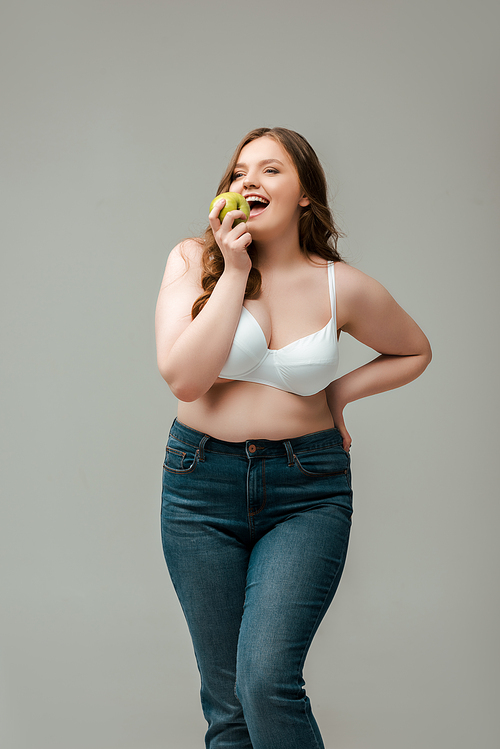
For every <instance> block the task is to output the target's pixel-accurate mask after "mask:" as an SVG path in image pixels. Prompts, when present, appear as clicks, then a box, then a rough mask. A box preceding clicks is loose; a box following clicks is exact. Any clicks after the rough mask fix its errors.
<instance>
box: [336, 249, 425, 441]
mask: <svg viewBox="0 0 500 749" xmlns="http://www.w3.org/2000/svg"><path fill="white" fill-rule="evenodd" d="M337 269H338V270H337ZM336 270H337V273H336V276H337V296H338V302H337V320H338V324H339V327H340V328H341V329H342V330H344V331H345V332H346V333H350V335H352V336H353V337H354V338H356V339H357V340H358V341H361V342H362V343H364V344H365V345H366V346H370V347H371V348H372V349H374V350H375V351H378V352H379V353H380V354H381V356H379V357H377V358H376V359H374V360H373V361H371V362H369V363H368V364H365V365H363V366H362V367H359V368H358V369H355V370H354V371H352V372H349V373H348V374H346V375H344V376H343V377H339V379H338V380H335V381H334V382H332V383H331V385H329V386H328V388H327V389H326V394H327V400H328V406H329V408H330V411H331V413H332V416H333V420H334V423H335V425H336V427H337V428H338V429H339V430H340V432H341V434H342V436H343V438H344V448H345V449H346V450H347V449H349V447H350V444H351V438H350V436H349V433H348V432H347V429H346V427H345V423H344V418H343V410H344V408H345V406H346V405H347V404H348V403H352V402H353V401H355V400H359V398H366V397H367V396H368V395H374V394H375V393H383V392H385V391H386V390H392V389H394V388H397V387H401V385H406V383H408V382H411V381H412V380H414V379H416V378H417V377H418V376H419V375H420V374H422V372H423V371H424V369H425V368H426V367H427V365H428V364H429V362H430V360H431V358H432V353H431V347H430V344H429V341H428V340H427V338H426V336H425V335H424V333H423V332H422V331H421V329H420V328H419V327H418V325H417V323H416V322H415V321H414V320H413V319H412V318H411V317H410V316H409V315H408V314H407V313H406V312H405V311H404V310H403V309H402V308H401V307H400V306H399V304H398V303H397V302H396V301H395V300H394V299H393V297H392V296H391V295H390V294H389V292H388V291H387V290H386V289H385V288H384V287H383V286H382V285H381V284H380V283H378V281H375V280H374V279H373V278H370V277H369V276H367V275H365V274H364V273H362V272H361V271H359V270H357V269H355V268H352V267H351V266H348V265H344V264H340V263H339V264H338V265H337V266H336Z"/></svg>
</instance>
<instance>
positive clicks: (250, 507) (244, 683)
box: [161, 420, 352, 749]
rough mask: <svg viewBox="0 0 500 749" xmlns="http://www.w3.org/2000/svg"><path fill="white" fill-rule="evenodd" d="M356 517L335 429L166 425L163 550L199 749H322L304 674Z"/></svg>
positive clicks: (347, 462)
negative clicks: (195, 682)
mask: <svg viewBox="0 0 500 749" xmlns="http://www.w3.org/2000/svg"><path fill="white" fill-rule="evenodd" d="M351 515H352V491H351V473H350V458H349V455H348V454H347V453H346V452H345V450H344V449H343V447H342V437H341V435H340V432H339V431H338V430H337V429H328V430H326V431H321V432H316V433H314V434H307V435H305V436H303V437H297V438H294V439H290V440H285V441H270V440H260V439H259V440H248V441H246V442H224V441H221V440H217V439H214V438H212V437H210V436H208V435H204V434H202V433H201V432H197V431H196V430H194V429H191V428H189V427H187V426H185V425H184V424H181V423H180V422H178V421H177V420H176V421H175V422H174V424H173V425H172V429H171V431H170V435H169V439H168V444H167V449H166V455H165V463H164V467H163V492H162V509H161V527H162V541H163V550H164V555H165V560H166V563H167V566H168V569H169V572H170V576H171V578H172V582H173V585H174V588H175V590H176V593H177V595H178V597H179V601H180V603H181V606H182V608H183V611H184V614H185V617H186V620H187V623H188V627H189V631H190V634H191V637H192V641H193V646H194V651H195V654H196V659H197V663H198V668H199V671H200V675H201V702H202V708H203V712H204V715H205V718H206V720H207V722H208V731H207V733H206V737H205V742H206V747H207V749H222V747H224V749H236V748H238V749H323V748H324V744H323V741H322V739H321V734H320V732H319V729H318V726H317V724H316V721H315V720H314V717H313V715H312V712H311V707H310V703H309V699H308V697H307V696H306V693H305V690H304V680H303V677H302V671H303V666H304V661H305V658H306V654H307V651H308V649H309V646H310V644H311V641H312V639H313V636H314V634H315V632H316V630H317V628H318V626H319V624H320V622H321V620H322V618H323V616H324V615H325V613H326V610H327V608H328V606H329V604H330V603H331V601H332V598H333V596H334V594H335V591H336V589H337V586H338V584H339V580H340V577H341V574H342V570H343V567H344V562H345V558H346V553H347V545H348V539H349V531H350V526H351Z"/></svg>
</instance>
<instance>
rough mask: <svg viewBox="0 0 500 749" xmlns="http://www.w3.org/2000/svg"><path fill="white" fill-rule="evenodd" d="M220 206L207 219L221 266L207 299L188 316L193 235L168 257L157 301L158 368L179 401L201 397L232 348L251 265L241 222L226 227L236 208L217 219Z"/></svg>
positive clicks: (196, 252)
mask: <svg viewBox="0 0 500 749" xmlns="http://www.w3.org/2000/svg"><path fill="white" fill-rule="evenodd" d="M222 205H223V204H221V205H219V204H216V206H215V207H214V210H213V211H212V212H211V213H210V223H211V225H212V228H213V229H214V234H215V235H216V237H217V238H218V239H217V241H218V244H219V246H220V247H221V251H222V252H223V255H224V260H225V266H224V272H223V273H222V275H221V277H220V278H219V280H218V282H217V284H216V286H215V289H214V291H213V292H212V294H211V296H210V298H209V300H208V301H207V303H206V304H205V306H204V307H203V309H202V310H201V312H200V313H199V314H198V315H197V316H196V317H195V319H194V320H192V319H191V308H192V305H193V303H194V301H195V300H196V299H197V298H198V296H199V295H200V294H201V293H202V288H201V285H200V280H201V271H200V258H201V253H202V247H201V245H200V243H199V242H198V241H197V240H187V241H185V242H183V243H181V244H180V245H177V247H175V248H174V249H173V250H172V252H171V253H170V255H169V257H168V261H167V267H166V269H165V275H164V278H163V281H162V285H161V289H160V293H159V296H158V303H157V306H156V319H155V323H156V349H157V360H158V368H159V370H160V373H161V375H162V377H163V378H164V379H165V380H166V381H167V383H168V384H169V386H170V389H171V390H172V392H173V394H174V395H175V396H176V397H177V398H179V400H183V401H193V400H196V399H197V398H200V397H201V396H202V395H204V393H206V392H207V391H208V390H209V389H210V388H211V387H212V385H213V384H214V382H215V380H216V379H217V377H218V376H219V373H220V371H221V369H222V368H223V366H224V363H225V361H226V359H227V357H228V354H229V351H230V349H231V344H232V341H233V338H234V334H235V331H236V327H237V325H238V321H239V318H240V314H241V307H242V305H243V300H244V296H245V288H246V283H247V278H248V273H249V271H250V268H251V261H250V258H249V256H248V253H247V251H246V246H247V244H248V243H249V242H250V241H251V236H250V234H248V232H247V231H246V229H245V225H244V224H238V225H237V226H236V227H235V228H234V229H232V228H231V226H232V223H233V220H234V219H235V218H239V217H240V213H241V212H240V211H231V212H229V213H228V214H227V215H226V217H225V218H224V221H223V222H222V224H221V223H220V221H219V219H218V218H217V216H218V213H219V211H220V210H221V208H222ZM242 215H243V214H242Z"/></svg>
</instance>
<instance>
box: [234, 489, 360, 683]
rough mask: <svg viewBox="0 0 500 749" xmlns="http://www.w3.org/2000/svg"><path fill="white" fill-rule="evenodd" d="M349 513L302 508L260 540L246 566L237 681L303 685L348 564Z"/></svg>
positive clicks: (328, 508) (328, 506)
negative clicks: (307, 659) (314, 644)
mask: <svg viewBox="0 0 500 749" xmlns="http://www.w3.org/2000/svg"><path fill="white" fill-rule="evenodd" d="M349 532H350V517H349V515H348V514H347V513H346V512H345V510H343V509H342V508H339V507H338V506H337V505H335V504H333V503H332V504H328V503H324V504H320V505H319V506H317V507H313V508H311V509H308V510H306V511H304V512H297V513H295V514H293V515H292V516H291V517H289V518H288V519H286V520H285V521H283V522H282V523H279V524H278V525H276V526H275V527H274V528H273V529H272V530H270V531H269V532H268V533H266V534H265V535H264V536H263V537H262V538H260V539H259V541H258V542H257V543H256V544H255V546H254V548H253V550H252V553H251V556H250V560H249V565H248V572H247V587H246V599H245V607H244V614H243V618H242V624H241V630H240V637H239V646H238V666H237V671H238V680H239V684H240V686H241V682H242V681H249V682H250V688H252V689H270V690H271V691H272V690H273V683H274V684H275V685H279V684H281V685H282V686H283V687H284V688H285V691H286V690H287V689H288V690H289V689H295V690H300V689H301V687H302V685H303V681H302V667H303V665H304V660H305V657H306V654H307V651H308V649H309V646H310V644H311V641H312V639H313V636H314V634H315V632H316V630H317V628H318V626H319V624H320V622H321V620H322V618H323V616H324V615H325V613H326V611H327V609H328V606H329V605H330V603H331V601H332V599H333V597H334V595H335V592H336V590H337V587H338V584H339V582H340V578H341V575H342V571H343V568H344V563H345V558H346V553H347V546H348V540H349Z"/></svg>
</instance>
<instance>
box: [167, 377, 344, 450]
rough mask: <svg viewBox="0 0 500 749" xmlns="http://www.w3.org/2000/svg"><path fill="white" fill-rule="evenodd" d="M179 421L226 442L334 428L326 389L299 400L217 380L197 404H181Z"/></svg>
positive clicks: (252, 385) (264, 387) (271, 389)
mask: <svg viewBox="0 0 500 749" xmlns="http://www.w3.org/2000/svg"><path fill="white" fill-rule="evenodd" d="M177 418H178V419H179V421H181V422H182V423H183V424H186V426H189V427H191V428H192V429H196V430H198V431H199V432H203V433H204V434H209V435H211V436H212V437H216V438H217V439H221V440H225V441H229V442H244V441H245V440H249V439H268V440H284V439H291V438H292V437H300V436H301V435H303V434H311V433H312V432H319V431H322V430H324V429H331V428H332V427H333V426H334V423H333V419H332V415H331V413H330V410H329V408H328V403H327V400H326V393H325V391H324V390H322V391H321V392H319V393H317V394H316V395H309V396H302V395H294V394H293V393H286V392H285V391H283V390H278V389H277V388H274V387H270V386H268V385H260V384H256V383H253V382H242V381H236V380H227V381H226V380H217V382H216V383H215V384H214V385H212V387H211V388H210V390H209V391H208V392H207V393H205V395H203V396H202V397H201V398H198V400H195V401H191V402H188V403H187V402H184V401H180V402H179V408H178V412H177Z"/></svg>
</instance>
